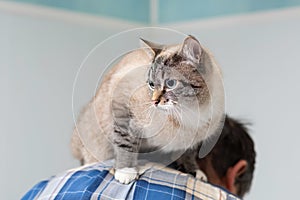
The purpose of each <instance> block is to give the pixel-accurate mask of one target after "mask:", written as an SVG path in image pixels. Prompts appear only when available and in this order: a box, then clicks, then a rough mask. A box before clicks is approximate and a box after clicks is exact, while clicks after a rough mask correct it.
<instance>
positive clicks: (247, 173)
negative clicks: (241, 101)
mask: <svg viewBox="0 0 300 200" xmlns="http://www.w3.org/2000/svg"><path fill="white" fill-rule="evenodd" d="M255 157H256V153H255V150H254V143H253V140H252V139H251V137H250V136H249V134H248V133H247V128H246V127H245V125H244V124H243V123H241V122H239V121H238V120H235V119H232V118H230V117H228V116H226V119H225V123H224V127H223V130H222V133H221V135H220V137H219V140H218V142H217V143H216V145H215V147H214V148H213V150H212V151H211V152H210V153H209V154H208V155H207V156H205V157H204V158H202V159H199V158H198V157H197V158H196V161H197V164H198V166H199V168H200V169H201V170H202V171H203V172H204V173H205V174H206V175H207V178H208V181H209V182H210V183H213V184H216V185H219V186H222V187H224V188H226V189H227V190H229V191H230V192H232V193H234V194H236V195H238V196H240V197H243V196H244V195H245V193H247V192H248V191H249V190H250V186H251V182H252V179H253V172H254V168H255V166H254V165H255Z"/></svg>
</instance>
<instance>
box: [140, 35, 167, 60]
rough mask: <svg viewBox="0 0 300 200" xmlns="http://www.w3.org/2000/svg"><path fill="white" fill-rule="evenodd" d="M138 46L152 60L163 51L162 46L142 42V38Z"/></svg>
mask: <svg viewBox="0 0 300 200" xmlns="http://www.w3.org/2000/svg"><path fill="white" fill-rule="evenodd" d="M140 44H141V47H142V48H143V49H144V51H145V52H146V53H147V54H148V55H149V56H150V57H152V58H154V57H155V56H157V55H158V54H159V53H160V52H161V50H162V49H163V46H162V45H160V44H156V43H153V42H150V41H147V40H144V39H142V38H140Z"/></svg>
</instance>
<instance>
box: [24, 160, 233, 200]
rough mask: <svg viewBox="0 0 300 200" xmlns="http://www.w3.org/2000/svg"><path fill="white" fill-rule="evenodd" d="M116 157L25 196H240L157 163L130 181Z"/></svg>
mask: <svg viewBox="0 0 300 200" xmlns="http://www.w3.org/2000/svg"><path fill="white" fill-rule="evenodd" d="M112 166H113V161H106V162H101V163H93V164H91V165H85V166H82V167H79V168H75V169H71V170H68V171H66V172H64V173H61V174H59V175H57V176H54V177H52V178H50V179H49V180H47V181H42V182H40V183H39V184H37V185H36V186H35V187H33V188H32V189H31V190H30V191H29V192H28V193H27V194H26V195H25V196H24V197H23V199H49V198H51V197H52V198H55V197H58V198H61V199H174V198H175V199H195V200H196V199H218V200H219V199H230V200H234V199H238V198H236V197H235V196H233V195H231V194H229V193H227V192H226V191H224V190H222V189H221V188H218V187H215V186H213V185H210V184H208V183H205V182H203V181H201V180H199V179H196V178H194V177H192V176H191V175H188V174H185V173H181V172H179V171H177V170H174V169H170V168H166V167H164V166H162V165H159V164H156V163H147V164H146V165H144V166H142V167H141V171H142V174H141V176H140V177H139V179H138V180H136V181H133V182H131V183H130V184H128V185H125V184H121V183H119V182H118V181H116V180H115V179H114V171H113V168H112Z"/></svg>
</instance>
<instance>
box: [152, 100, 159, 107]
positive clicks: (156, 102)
mask: <svg viewBox="0 0 300 200" xmlns="http://www.w3.org/2000/svg"><path fill="white" fill-rule="evenodd" d="M159 102H160V100H159V99H157V100H152V103H153V104H154V105H155V106H157V105H158V104H159Z"/></svg>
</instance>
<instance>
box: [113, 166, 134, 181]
mask: <svg viewBox="0 0 300 200" xmlns="http://www.w3.org/2000/svg"><path fill="white" fill-rule="evenodd" d="M137 178H138V171H137V170H136V168H132V167H125V168H121V169H116V170H115V179H116V180H118V181H119V182H120V183H123V184H129V183H130V182H131V181H133V180H135V179H137Z"/></svg>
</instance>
